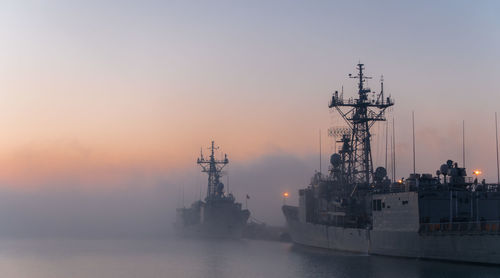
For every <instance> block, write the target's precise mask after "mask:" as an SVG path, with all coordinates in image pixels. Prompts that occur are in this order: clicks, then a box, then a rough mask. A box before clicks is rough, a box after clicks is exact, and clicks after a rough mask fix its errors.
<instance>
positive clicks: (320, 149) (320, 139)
mask: <svg viewBox="0 0 500 278" xmlns="http://www.w3.org/2000/svg"><path fill="white" fill-rule="evenodd" d="M319 172H320V173H321V129H319Z"/></svg>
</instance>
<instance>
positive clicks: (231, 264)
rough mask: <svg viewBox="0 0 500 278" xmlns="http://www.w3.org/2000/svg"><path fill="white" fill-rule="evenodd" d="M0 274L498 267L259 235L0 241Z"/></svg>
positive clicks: (425, 271) (416, 273) (366, 272)
mask: <svg viewBox="0 0 500 278" xmlns="http://www.w3.org/2000/svg"><path fill="white" fill-rule="evenodd" d="M0 270H1V273H2V277H13V278H21V277H23V278H24V277H30V278H32V277H50V278H58V277H77V278H78V277H120V278H129V277H190V278H191V277H243V278H246V277H273V278H276V277H384V278H387V277H454V278H457V277H500V268H499V267H492V266H478V265H468V264H457V263H445V262H434V261H422V260H415V259H401V258H389V257H380V256H366V255H359V254H351V253H341V252H332V251H325V250H318V249H311V248H304V247H297V246H293V245H291V244H288V243H278V242H265V241H250V240H241V241H222V240H218V241H217V240H215V241H214V240H212V241H207V240H178V239H163V240H9V241H7V240H3V241H0Z"/></svg>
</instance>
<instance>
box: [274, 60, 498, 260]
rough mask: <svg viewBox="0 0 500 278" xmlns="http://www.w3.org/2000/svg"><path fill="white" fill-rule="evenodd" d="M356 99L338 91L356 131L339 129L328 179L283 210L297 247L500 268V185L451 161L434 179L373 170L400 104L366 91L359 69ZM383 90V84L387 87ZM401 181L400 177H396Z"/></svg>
mask: <svg viewBox="0 0 500 278" xmlns="http://www.w3.org/2000/svg"><path fill="white" fill-rule="evenodd" d="M357 69H358V74H357V75H356V76H352V75H349V77H351V78H356V79H357V80H358V96H357V98H356V99H352V98H351V99H344V98H343V93H342V94H341V95H339V93H338V92H335V93H334V94H333V96H332V100H331V102H330V103H329V108H332V109H335V110H336V111H338V112H339V114H340V115H341V117H342V118H343V119H344V120H345V121H346V123H347V125H348V128H343V129H340V130H333V131H332V132H333V133H335V134H336V135H339V137H340V139H339V141H338V142H339V143H340V148H339V149H338V150H337V153H334V154H332V156H331V158H330V162H331V166H330V169H329V172H328V174H326V175H324V174H322V173H316V174H315V175H314V176H313V178H312V179H311V183H310V185H309V186H308V187H307V188H305V189H301V190H299V206H298V207H294V206H283V212H284V214H285V217H286V220H287V225H288V228H289V231H290V235H291V237H292V240H293V241H294V242H295V243H298V244H303V245H308V246H315V247H322V248H329V249H338V250H346V251H354V252H363V253H368V254H379V255H390V256H404V257H417V258H432V259H443V260H454V261H467V262H480V263H493V264H500V187H499V185H498V184H486V182H485V181H484V180H483V182H480V183H479V182H478V181H477V178H476V179H472V178H470V177H467V174H466V169H465V168H462V167H459V165H458V163H456V162H453V161H451V160H448V161H447V162H446V163H444V164H443V165H441V167H439V169H438V170H437V171H436V175H435V176H433V175H432V174H418V173H413V174H411V175H410V176H409V177H408V178H407V179H406V180H405V179H401V180H399V181H394V179H393V180H391V179H389V178H388V177H387V170H386V169H385V168H384V167H377V168H376V169H375V171H374V170H373V168H374V166H373V162H372V157H371V133H370V128H371V127H372V126H373V124H374V123H375V122H377V121H384V120H385V111H386V109H387V108H388V107H390V106H392V105H394V101H393V100H392V99H391V98H390V97H385V96H384V92H383V89H381V91H380V92H379V93H373V92H371V90H370V89H369V88H366V87H365V81H366V79H368V77H366V76H365V74H364V65H363V64H361V63H360V64H358V65H357ZM382 88H383V86H382ZM393 177H394V174H393Z"/></svg>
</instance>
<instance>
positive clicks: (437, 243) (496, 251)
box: [283, 206, 500, 264]
mask: <svg viewBox="0 0 500 278" xmlns="http://www.w3.org/2000/svg"><path fill="white" fill-rule="evenodd" d="M297 209H298V208H296V207H291V206H284V207H283V212H284V214H285V218H286V221H287V227H288V229H289V233H290V236H291V238H292V241H293V242H294V243H296V244H300V245H305V246H311V247H318V248H325V249H332V250H339V251H349V252H358V253H364V254H371V255H383V256H393V257H407V258H420V259H435V260H446V261H457V262H469V263H482V264H500V235H492V234H476V235H459V234H448V235H446V234H435V235H423V234H419V233H418V232H415V231H375V230H369V229H352V228H342V227H333V226H327V225H321V224H312V223H304V222H301V221H299V219H298V218H297V217H296V215H297V214H296V213H294V212H293V211H294V210H297Z"/></svg>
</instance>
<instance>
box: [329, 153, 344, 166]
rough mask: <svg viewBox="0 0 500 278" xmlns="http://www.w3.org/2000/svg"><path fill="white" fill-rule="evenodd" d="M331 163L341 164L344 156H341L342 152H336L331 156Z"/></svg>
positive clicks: (334, 164)
mask: <svg viewBox="0 0 500 278" xmlns="http://www.w3.org/2000/svg"><path fill="white" fill-rule="evenodd" d="M330 163H331V164H332V165H333V166H339V165H340V164H341V163H342V158H341V157H340V154H338V153H334V154H332V156H330Z"/></svg>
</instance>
